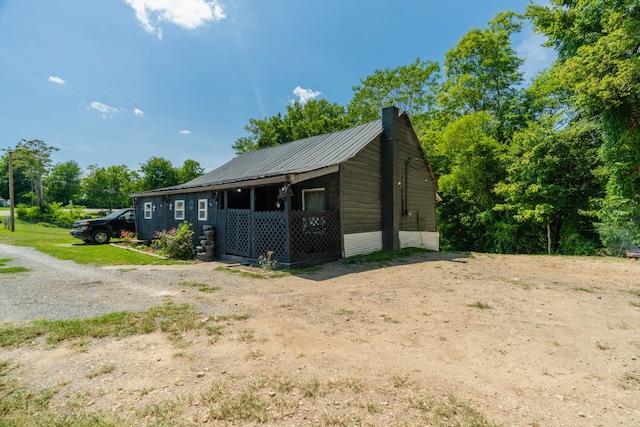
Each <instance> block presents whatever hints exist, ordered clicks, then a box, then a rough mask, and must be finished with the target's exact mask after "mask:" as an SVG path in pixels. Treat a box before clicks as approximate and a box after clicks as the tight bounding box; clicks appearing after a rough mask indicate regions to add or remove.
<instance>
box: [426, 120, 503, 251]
mask: <svg viewBox="0 0 640 427" xmlns="http://www.w3.org/2000/svg"><path fill="white" fill-rule="evenodd" d="M495 126H496V122H495V120H494V119H493V118H492V117H491V116H490V115H489V114H488V113H486V112H483V111H479V112H476V113H474V114H467V115H464V116H462V117H460V118H459V119H457V120H455V121H453V122H451V123H449V124H448V125H447V127H446V128H445V130H444V131H443V133H442V135H441V138H440V140H439V141H437V142H436V144H435V146H434V155H435V157H436V158H438V159H440V160H441V162H440V170H441V174H440V176H439V178H438V188H439V191H440V192H441V193H442V195H443V200H444V201H443V203H442V205H441V206H442V209H445V210H446V214H444V212H441V215H440V216H439V218H440V227H441V229H442V231H443V232H442V234H443V240H444V243H445V246H447V245H451V247H452V248H455V249H465V250H478V251H489V252H492V251H495V249H494V247H495V245H494V244H493V239H491V238H490V235H491V234H492V231H491V230H492V227H493V226H494V223H495V222H497V220H498V218H496V215H495V213H494V211H493V207H494V206H495V205H496V203H498V202H499V200H500V199H498V198H497V197H496V195H495V193H494V192H493V189H494V187H495V185H496V184H497V183H498V182H500V181H501V180H502V179H504V177H505V174H506V165H505V162H504V154H505V152H506V150H507V145H506V144H503V143H501V142H500V141H498V140H497V139H496V138H495V137H494V128H495ZM458 234H459V235H458Z"/></svg>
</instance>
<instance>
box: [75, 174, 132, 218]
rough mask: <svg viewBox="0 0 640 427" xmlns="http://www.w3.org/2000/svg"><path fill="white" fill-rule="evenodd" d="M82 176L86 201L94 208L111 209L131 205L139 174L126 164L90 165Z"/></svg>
mask: <svg viewBox="0 0 640 427" xmlns="http://www.w3.org/2000/svg"><path fill="white" fill-rule="evenodd" d="M87 171H88V172H87V174H86V175H85V176H84V177H83V178H82V191H83V194H84V203H85V204H86V205H87V206H89V207H93V208H104V207H108V208H109V209H116V208H123V207H128V206H131V196H130V195H131V193H133V192H134V191H135V189H136V188H137V181H138V180H139V176H138V174H137V172H135V171H132V170H130V169H129V168H128V167H127V166H126V165H112V166H108V167H106V168H105V167H99V166H98V165H90V166H89V167H88V168H87Z"/></svg>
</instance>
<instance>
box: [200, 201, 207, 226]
mask: <svg viewBox="0 0 640 427" xmlns="http://www.w3.org/2000/svg"><path fill="white" fill-rule="evenodd" d="M208 206H209V204H208V203H207V199H200V200H198V221H206V220H207V207H208Z"/></svg>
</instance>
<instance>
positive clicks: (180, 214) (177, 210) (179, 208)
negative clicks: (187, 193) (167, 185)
mask: <svg viewBox="0 0 640 427" xmlns="http://www.w3.org/2000/svg"><path fill="white" fill-rule="evenodd" d="M173 217H174V218H175V219H184V200H176V202H175V205H174V206H173Z"/></svg>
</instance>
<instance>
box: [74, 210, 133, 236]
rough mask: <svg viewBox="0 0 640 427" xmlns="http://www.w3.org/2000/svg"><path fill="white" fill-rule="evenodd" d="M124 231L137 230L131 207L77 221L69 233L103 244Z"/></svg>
mask: <svg viewBox="0 0 640 427" xmlns="http://www.w3.org/2000/svg"><path fill="white" fill-rule="evenodd" d="M123 231H131V232H135V231H136V219H135V214H134V211H133V209H131V208H127V209H118V210H116V211H113V212H111V213H110V214H109V215H107V216H106V217H104V218H94V219H81V220H80V221H76V222H74V223H73V228H72V229H71V231H70V232H69V233H70V234H71V235H72V236H73V237H76V238H78V239H81V240H82V241H84V242H86V243H93V244H94V245H101V244H104V243H109V240H111V238H112V237H120V233H122V232H123Z"/></svg>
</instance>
